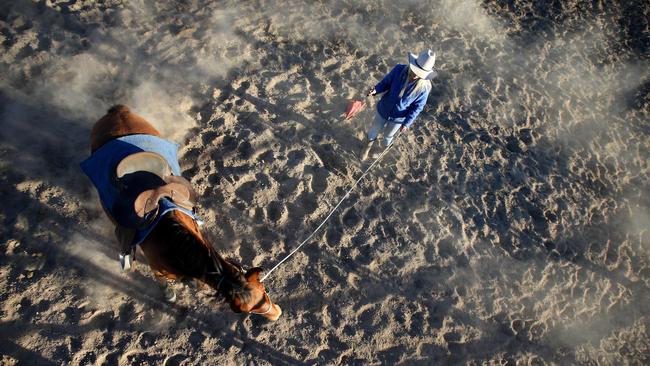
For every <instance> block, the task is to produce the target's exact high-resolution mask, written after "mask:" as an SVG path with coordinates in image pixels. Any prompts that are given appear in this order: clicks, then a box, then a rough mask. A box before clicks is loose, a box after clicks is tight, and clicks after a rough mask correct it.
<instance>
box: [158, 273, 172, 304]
mask: <svg viewBox="0 0 650 366" xmlns="http://www.w3.org/2000/svg"><path fill="white" fill-rule="evenodd" d="M155 276H156V281H157V282H158V284H159V285H160V290H161V291H162V295H163V298H164V299H165V301H167V302H171V303H173V302H176V291H174V288H173V287H171V286H170V284H169V281H167V278H166V277H165V276H163V275H161V274H157V273H155Z"/></svg>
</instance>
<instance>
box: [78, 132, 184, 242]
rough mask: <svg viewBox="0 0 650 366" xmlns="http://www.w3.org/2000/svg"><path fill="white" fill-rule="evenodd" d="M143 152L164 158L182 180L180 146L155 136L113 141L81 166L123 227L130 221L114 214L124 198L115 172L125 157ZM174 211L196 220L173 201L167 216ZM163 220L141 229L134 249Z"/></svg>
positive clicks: (105, 205)
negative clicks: (120, 199)
mask: <svg viewBox="0 0 650 366" xmlns="http://www.w3.org/2000/svg"><path fill="white" fill-rule="evenodd" d="M142 151H148V152H153V153H156V154H158V155H161V156H162V157H164V158H165V160H167V163H168V164H169V166H170V168H171V170H172V174H173V175H177V176H180V170H181V169H180V166H179V165H178V159H177V157H176V156H177V153H178V145H177V144H175V143H173V142H170V141H167V140H164V139H161V138H160V137H156V136H152V135H129V136H123V137H120V138H117V139H115V140H111V141H109V142H107V143H106V144H104V146H102V147H100V148H99V149H97V150H96V151H95V152H94V153H93V154H92V155H91V156H90V157H89V158H88V159H86V160H84V161H83V162H81V163H80V166H81V170H83V172H84V173H85V174H86V175H87V176H88V178H90V180H91V181H92V182H93V184H94V185H95V188H96V189H97V192H98V194H99V199H100V200H101V202H102V205H103V206H104V208H105V209H106V211H107V212H108V214H109V215H110V216H111V217H113V218H114V219H115V221H117V222H119V223H125V222H127V221H129V218H120V217H116V212H115V210H114V207H115V206H116V205H115V203H116V202H117V200H118V198H119V196H120V190H119V188H118V187H117V186H116V181H115V168H116V167H117V164H119V162H120V161H122V159H124V158H125V157H127V156H129V155H131V154H134V153H137V152H142ZM163 201H165V200H164V199H163V200H161V201H160V202H161V207H160V211H159V212H160V213H161V214H162V213H163V212H164V211H165V209H164V208H163V207H162V202H163ZM170 207H172V208H170ZM172 209H180V210H183V211H184V212H186V213H187V214H189V215H191V216H192V217H195V216H194V215H193V214H192V213H191V212H190V211H188V210H185V209H182V208H180V207H178V206H176V205H174V204H173V203H172V202H171V201H169V202H168V203H167V212H169V210H172ZM160 216H161V215H158V217H156V219H155V220H154V221H153V223H152V224H151V225H149V226H147V228H144V229H141V230H139V231H138V233H136V237H135V238H134V242H133V244H134V245H136V244H139V243H140V242H141V241H142V240H144V238H145V237H146V235H147V234H149V232H150V231H151V229H152V228H153V227H154V226H155V223H157V222H158V220H159V218H160ZM143 233H144V234H143Z"/></svg>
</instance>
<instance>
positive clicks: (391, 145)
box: [260, 129, 402, 282]
mask: <svg viewBox="0 0 650 366" xmlns="http://www.w3.org/2000/svg"><path fill="white" fill-rule="evenodd" d="M401 134H402V130H401V129H400V131H399V132H398V133H397V135H396V136H395V138H394V140H397V138H398V137H399V136H400V135H401ZM393 145H395V141H393V143H391V144H390V145H389V146H388V147H387V148H385V149H384V151H382V153H381V154H380V155H379V156H378V157H377V159H375V161H373V162H372V164H370V166H369V167H368V168H367V169H366V171H364V172H363V174H361V176H360V177H359V179H357V181H356V182H354V184H353V185H352V187H351V188H350V189H348V191H347V192H346V193H345V196H343V198H341V200H340V201H339V203H338V204H337V205H336V206H334V208H333V209H332V211H330V213H329V214H328V215H327V217H325V220H323V222H321V223H320V225H318V227H317V228H316V230H314V231H313V232H312V233H311V234H309V236H308V237H307V239H305V240H303V242H302V243H300V245H298V247H297V248H296V249H294V250H292V251H291V253H289V254H288V255H287V256H286V257H284V259H282V260H281V261H280V262H278V264H276V265H275V267H273V268H271V269H270V270H269V271H268V272H267V273H266V274H265V275H264V276H263V277H262V279H261V280H260V282H264V280H265V279H266V278H267V277H268V276H269V275H270V274H271V273H272V272H273V271H275V269H276V268H278V267H279V266H280V265H281V264H282V263H284V261H286V260H287V259H289V258H290V257H291V256H292V255H294V254H295V253H296V252H297V251H298V250H299V249H300V248H301V247H302V246H303V245H305V243H307V241H308V240H309V239H311V237H312V236H314V234H316V233H317V232H318V230H319V229H320V228H321V227H322V226H323V225H325V223H326V222H327V220H328V219H329V218H330V216H332V214H333V213H334V211H336V209H337V208H339V206H340V205H341V203H343V201H345V199H346V198H348V196H349V195H350V193H352V191H353V190H354V188H356V186H357V185H358V184H359V182H361V180H362V179H363V177H365V176H366V174H368V172H369V171H370V169H372V167H374V166H375V164H377V162H379V161H380V160H381V158H383V157H384V155H386V153H387V152H388V150H389V149H390V148H391V147H393Z"/></svg>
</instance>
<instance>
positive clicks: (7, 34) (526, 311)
mask: <svg viewBox="0 0 650 366" xmlns="http://www.w3.org/2000/svg"><path fill="white" fill-rule="evenodd" d="M539 3H548V4H547V5H544V6H540V5H536V4H539ZM396 4H399V5H396ZM649 19H650V4H649V3H648V2H647V1H641V0H638V1H636V0H629V1H627V0H620V1H616V0H614V1H598V0H594V1H579V0H567V1H548V2H541V1H532V0H528V1H526V0H513V1H495V0H485V1H478V0H458V1H454V0H434V1H430V2H429V1H416V0H408V1H371V0H360V1H304V2H303V1H207V0H205V1H204V0H185V1H180V0H179V1H153V0H136V1H121V0H105V1H97V2H95V1H82V0H78V1H74V0H73V1H57V0H45V1H27V0H15V1H2V2H1V4H0V43H1V44H2V46H1V47H0V198H1V200H0V201H1V202H2V208H0V220H1V223H2V225H1V228H0V364H3V365H12V364H22V365H49V364H65V365H67V364H72V365H77V364H96V365H118V364H119V365H136V364H153V365H160V364H164V365H194V364H206V365H302V364H306V365H313V364H318V365H333V364H343V365H396V364H403V365H412V364H422V365H433V364H463V365H464V364H470V365H481V364H488V365H543V364H556V365H568V364H585V365H596V364H598V365H623V364H630V365H641V364H648V363H650V335H649V333H648V332H649V330H650V329H649V328H650V306H649V305H648V304H649V303H650V302H649V300H650V291H649V286H650V239H649V237H650V233H649V232H648V230H649V228H650V199H649V194H650V190H649V183H648V182H649V167H648V156H649V148H650V119H649V115H650V25H649V23H650V22H649ZM429 47H431V48H433V49H434V50H435V51H437V53H438V61H437V63H436V67H437V68H438V71H439V76H438V78H437V79H436V80H434V82H433V91H432V93H431V95H430V97H429V100H428V103H427V106H426V107H425V109H424V111H423V112H422V114H421V115H420V117H419V118H418V120H417V121H416V123H415V124H414V126H413V128H412V129H411V130H409V131H408V132H407V133H406V134H405V135H404V136H400V137H399V138H398V139H397V141H396V144H395V146H394V148H393V149H392V150H391V151H390V152H389V153H388V154H387V155H386V156H385V157H384V159H383V160H382V161H381V162H380V163H379V164H378V165H377V166H376V167H375V168H374V169H373V170H372V172H371V174H369V176H368V177H366V178H365V179H364V180H363V181H362V182H361V183H360V185H359V186H358V187H357V189H355V191H354V192H353V193H352V194H351V195H350V197H349V198H348V199H347V200H346V201H345V202H344V203H343V204H342V205H341V207H340V208H339V210H338V211H337V212H336V213H335V214H334V215H333V216H332V218H331V219H330V220H329V222H328V223H327V225H326V226H325V227H324V228H323V229H322V230H321V231H320V232H319V233H317V234H316V235H315V236H314V238H313V239H312V240H310V241H309V242H308V243H307V244H306V245H305V246H304V247H303V248H302V249H301V250H300V251H299V252H297V253H296V254H295V255H294V256H293V257H292V258H291V259H290V260H288V261H287V262H285V263H284V264H283V265H282V266H281V267H279V268H278V269H277V270H276V271H275V272H273V273H272V274H271V276H270V277H269V278H268V279H267V280H266V286H267V288H268V290H269V292H270V295H271V296H272V298H273V299H274V301H276V302H278V303H279V304H280V305H281V306H282V307H283V309H284V314H283V316H282V318H281V319H280V320H279V321H277V322H275V323H270V322H267V321H265V320H264V319H262V318H261V317H257V316H245V315H238V314H234V313H232V312H230V310H229V309H228V307H227V306H226V305H225V304H223V303H222V302H221V301H220V300H219V299H216V298H214V297H213V296H212V293H211V292H210V291H208V290H207V289H204V288H201V287H198V286H197V285H196V284H194V283H192V282H187V283H180V282H179V283H175V284H174V288H175V289H176V291H177V292H178V295H179V299H178V302H177V303H176V304H175V305H167V304H166V303H164V302H163V301H162V300H161V298H160V293H159V291H158V287H157V286H156V284H155V282H154V280H153V276H152V274H151V272H150V270H149V268H148V267H147V266H146V264H144V263H143V262H139V263H138V264H137V270H136V271H135V272H130V273H125V272H122V271H121V270H120V269H119V265H118V262H117V259H116V242H115V239H114V237H113V234H112V226H111V224H110V222H109V220H108V219H107V218H106V217H105V216H104V214H103V212H102V211H101V208H100V206H99V202H98V197H97V194H96V193H95V191H94V188H93V187H92V186H91V184H90V181H89V180H88V179H87V178H86V177H85V176H84V175H83V174H82V172H81V170H80V169H79V166H78V163H79V162H81V161H82V160H83V159H85V158H86V157H87V156H88V154H89V152H88V136H89V133H90V128H91V126H92V124H93V123H94V122H95V121H96V120H97V119H98V118H99V117H101V116H102V115H103V114H104V113H105V112H106V110H107V109H108V108H109V107H110V106H111V105H113V104H117V103H122V104H126V105H128V106H130V107H131V109H132V110H133V111H135V112H137V113H139V114H141V115H143V116H145V117H146V118H147V119H149V120H150V121H151V122H152V124H154V125H155V126H156V127H157V128H158V129H159V130H160V131H161V132H162V133H163V135H165V136H166V137H167V138H169V139H171V140H173V141H175V142H177V143H179V144H180V145H181V149H180V153H179V159H180V163H181V167H182V170H183V175H184V176H185V177H186V178H188V179H189V180H190V181H191V182H192V183H193V184H194V186H195V188H196V190H197V191H198V192H199V193H200V195H201V197H200V202H199V207H198V213H199V215H200V216H201V217H202V218H203V219H204V221H205V226H204V231H205V233H206V235H207V236H208V237H209V238H210V239H211V241H212V242H213V244H214V246H215V248H217V249H218V250H219V251H220V252H221V253H222V254H223V255H225V256H227V257H229V258H233V259H236V260H238V261H240V262H241V263H242V264H243V265H244V266H245V267H250V266H262V267H264V268H267V269H269V268H271V267H273V266H274V265H275V264H276V263H277V262H278V261H279V260H280V259H282V257H284V256H285V255H286V254H287V253H289V252H290V251H291V250H292V249H294V248H295V247H296V246H297V245H298V244H299V243H300V242H301V241H303V240H304V239H305V238H306V237H307V236H308V235H309V234H310V233H311V232H312V231H313V230H314V229H315V228H316V226H318V224H319V223H320V222H321V221H322V219H323V218H324V217H325V216H326V215H327V214H328V213H329V211H330V210H331V208H333V207H334V205H335V204H336V203H337V202H338V201H339V200H340V199H341V198H342V197H343V195H344V193H345V191H346V190H347V189H348V188H349V187H350V185H351V184H352V183H353V182H354V181H355V180H356V179H357V178H358V177H359V175H360V174H361V172H362V171H363V170H365V169H366V167H367V166H368V165H369V164H370V162H360V161H359V159H358V154H359V151H360V149H361V148H362V138H363V134H364V131H365V130H366V129H367V128H368V127H369V124H370V123H371V120H372V110H373V108H366V110H364V111H363V112H362V113H360V114H359V115H358V116H357V117H355V118H354V119H353V120H351V121H344V119H343V111H344V110H345V106H346V103H347V100H348V99H350V98H362V97H363V94H364V92H365V91H366V90H367V89H368V88H369V87H370V86H372V85H374V83H376V82H377V81H378V80H379V79H380V78H381V77H383V75H384V74H385V73H387V72H388V71H389V70H390V68H391V67H392V66H393V65H394V64H396V63H405V62H406V59H407V57H406V55H407V52H409V51H411V52H420V51H422V50H423V49H426V48H429ZM376 100H377V99H376V98H375V99H374V102H376ZM371 102H373V101H371ZM140 259H142V257H140Z"/></svg>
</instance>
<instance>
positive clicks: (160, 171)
mask: <svg viewBox="0 0 650 366" xmlns="http://www.w3.org/2000/svg"><path fill="white" fill-rule="evenodd" d="M115 186H116V187H117V188H118V190H119V194H118V196H117V199H116V201H115V204H114V206H113V212H114V213H115V214H116V218H115V221H116V222H117V225H116V227H115V235H116V237H117V240H118V241H119V243H120V246H121V250H120V255H119V257H120V265H121V267H122V269H123V270H128V269H130V268H131V265H132V261H133V259H134V256H135V247H134V246H133V239H134V237H135V235H136V232H137V231H138V230H140V229H143V228H145V227H147V226H148V225H150V224H152V223H153V222H154V221H155V219H156V217H157V216H158V211H159V208H160V200H161V199H163V198H167V199H169V200H171V201H173V202H174V204H176V205H178V206H180V207H182V208H185V209H187V210H189V211H192V210H193V208H194V205H195V203H196V198H197V194H196V192H195V191H194V189H193V188H192V185H191V184H190V182H189V181H187V179H185V178H183V177H180V176H175V175H172V170H171V167H170V166H169V164H168V163H167V160H165V158H163V157H162V156H161V155H159V154H156V153H153V152H148V151H142V152H137V153H134V154H131V155H129V156H127V157H125V158H124V159H122V160H121V161H120V162H119V163H118V164H117V167H116V168H115Z"/></svg>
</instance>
